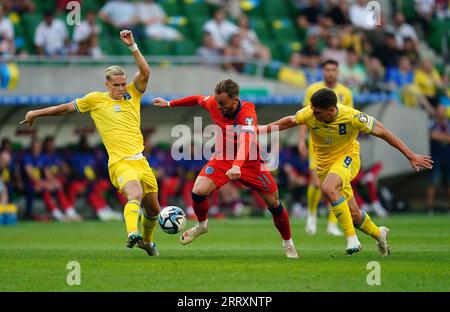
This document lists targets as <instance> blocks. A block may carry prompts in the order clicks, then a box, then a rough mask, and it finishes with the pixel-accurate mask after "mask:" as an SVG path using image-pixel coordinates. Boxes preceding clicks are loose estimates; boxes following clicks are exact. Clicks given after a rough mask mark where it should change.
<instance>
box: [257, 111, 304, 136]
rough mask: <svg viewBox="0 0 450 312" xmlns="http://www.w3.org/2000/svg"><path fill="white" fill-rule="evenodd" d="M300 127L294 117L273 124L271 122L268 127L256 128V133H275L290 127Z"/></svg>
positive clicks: (287, 117) (284, 118)
mask: <svg viewBox="0 0 450 312" xmlns="http://www.w3.org/2000/svg"><path fill="white" fill-rule="evenodd" d="M298 125H300V123H298V122H297V119H296V118H295V115H291V116H286V117H283V118H281V119H279V120H277V121H275V122H272V123H270V124H268V125H261V126H258V132H267V133H269V132H276V131H283V130H286V129H289V128H292V127H296V126H298Z"/></svg>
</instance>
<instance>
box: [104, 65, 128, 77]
mask: <svg viewBox="0 0 450 312" xmlns="http://www.w3.org/2000/svg"><path fill="white" fill-rule="evenodd" d="M105 73H106V80H111V76H126V75H127V73H126V72H125V70H124V69H123V68H122V67H120V66H116V65H114V66H110V67H108V68H107V69H105Z"/></svg>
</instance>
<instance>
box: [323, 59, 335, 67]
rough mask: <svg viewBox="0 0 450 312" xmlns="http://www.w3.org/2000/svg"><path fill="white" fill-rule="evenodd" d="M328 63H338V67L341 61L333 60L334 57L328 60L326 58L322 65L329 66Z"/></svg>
mask: <svg viewBox="0 0 450 312" xmlns="http://www.w3.org/2000/svg"><path fill="white" fill-rule="evenodd" d="M328 64H331V65H336V66H337V67H338V66H339V63H338V62H337V61H335V60H332V59H327V60H325V61H324V62H323V63H322V67H325V66H327V65H328Z"/></svg>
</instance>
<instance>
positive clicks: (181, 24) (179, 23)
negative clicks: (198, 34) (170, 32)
mask: <svg viewBox="0 0 450 312" xmlns="http://www.w3.org/2000/svg"><path fill="white" fill-rule="evenodd" d="M167 25H169V26H171V27H174V28H176V29H177V30H178V31H179V32H180V33H182V34H183V36H184V37H185V38H191V37H192V29H191V28H192V27H191V25H190V23H189V20H188V19H187V18H186V17H185V16H180V15H177V16H168V17H167Z"/></svg>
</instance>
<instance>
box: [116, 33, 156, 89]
mask: <svg viewBox="0 0 450 312" xmlns="http://www.w3.org/2000/svg"><path fill="white" fill-rule="evenodd" d="M120 39H121V40H122V41H123V43H125V44H126V45H127V46H128V47H129V48H130V51H131V53H132V54H133V56H134V59H135V60H136V65H137V66H138V69H139V71H138V72H137V73H136V75H135V76H134V80H133V82H134V86H135V87H136V88H137V89H138V90H139V91H140V92H141V93H144V92H145V90H146V89H147V84H148V79H149V78H150V66H149V65H148V63H147V61H146V60H145V58H144V56H143V55H142V53H141V51H139V48H138V46H137V44H136V42H134V38H133V33H132V32H131V30H127V29H124V30H122V31H121V32H120Z"/></svg>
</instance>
